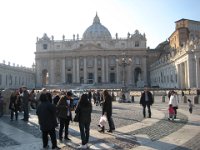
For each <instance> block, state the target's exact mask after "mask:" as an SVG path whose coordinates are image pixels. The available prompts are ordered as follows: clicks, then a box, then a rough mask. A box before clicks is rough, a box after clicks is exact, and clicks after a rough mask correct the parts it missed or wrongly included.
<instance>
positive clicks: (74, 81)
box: [72, 57, 77, 83]
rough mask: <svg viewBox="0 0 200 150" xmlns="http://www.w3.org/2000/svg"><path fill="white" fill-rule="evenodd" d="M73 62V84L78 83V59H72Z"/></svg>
mask: <svg viewBox="0 0 200 150" xmlns="http://www.w3.org/2000/svg"><path fill="white" fill-rule="evenodd" d="M72 62H73V68H72V83H76V76H77V74H76V57H74V58H73V59H72Z"/></svg>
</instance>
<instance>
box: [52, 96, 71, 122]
mask: <svg viewBox="0 0 200 150" xmlns="http://www.w3.org/2000/svg"><path fill="white" fill-rule="evenodd" d="M71 105H72V100H70V105H68V104H67V97H65V98H61V99H60V100H59V101H58V103H57V105H56V107H57V116H58V117H59V118H64V119H67V118H68V116H67V112H68V111H69V112H70V116H69V117H70V120H71V121H72V112H71V109H72V106H71ZM67 107H68V108H67Z"/></svg>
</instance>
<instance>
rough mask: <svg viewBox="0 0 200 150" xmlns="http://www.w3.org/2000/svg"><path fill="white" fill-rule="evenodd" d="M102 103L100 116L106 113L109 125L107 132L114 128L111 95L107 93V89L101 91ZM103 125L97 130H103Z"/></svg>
mask: <svg viewBox="0 0 200 150" xmlns="http://www.w3.org/2000/svg"><path fill="white" fill-rule="evenodd" d="M103 100H104V101H103V103H102V116H103V115H106V117H107V120H108V125H109V130H108V132H112V131H113V130H115V127H114V122H113V119H112V96H111V95H110V94H109V93H108V91H107V90H104V91H103ZM104 130H105V127H104V126H103V127H101V130H100V131H99V132H104Z"/></svg>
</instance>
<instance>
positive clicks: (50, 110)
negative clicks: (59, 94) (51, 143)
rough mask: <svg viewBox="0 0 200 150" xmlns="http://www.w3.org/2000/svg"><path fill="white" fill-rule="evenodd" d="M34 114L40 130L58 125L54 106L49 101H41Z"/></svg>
mask: <svg viewBox="0 0 200 150" xmlns="http://www.w3.org/2000/svg"><path fill="white" fill-rule="evenodd" d="M36 114H37V116H38V120H39V125H40V129H41V130H42V131H48V130H52V129H54V128H55V127H56V126H57V125H58V124H57V121H56V106H55V105H53V104H51V103H50V102H49V101H44V102H41V104H40V105H39V106H38V107H37V110H36Z"/></svg>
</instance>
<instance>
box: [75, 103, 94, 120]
mask: <svg viewBox="0 0 200 150" xmlns="http://www.w3.org/2000/svg"><path fill="white" fill-rule="evenodd" d="M75 113H79V122H81V123H90V122H91V113H92V104H91V103H90V105H88V106H81V104H80V103H78V105H77V107H76V110H75Z"/></svg>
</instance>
